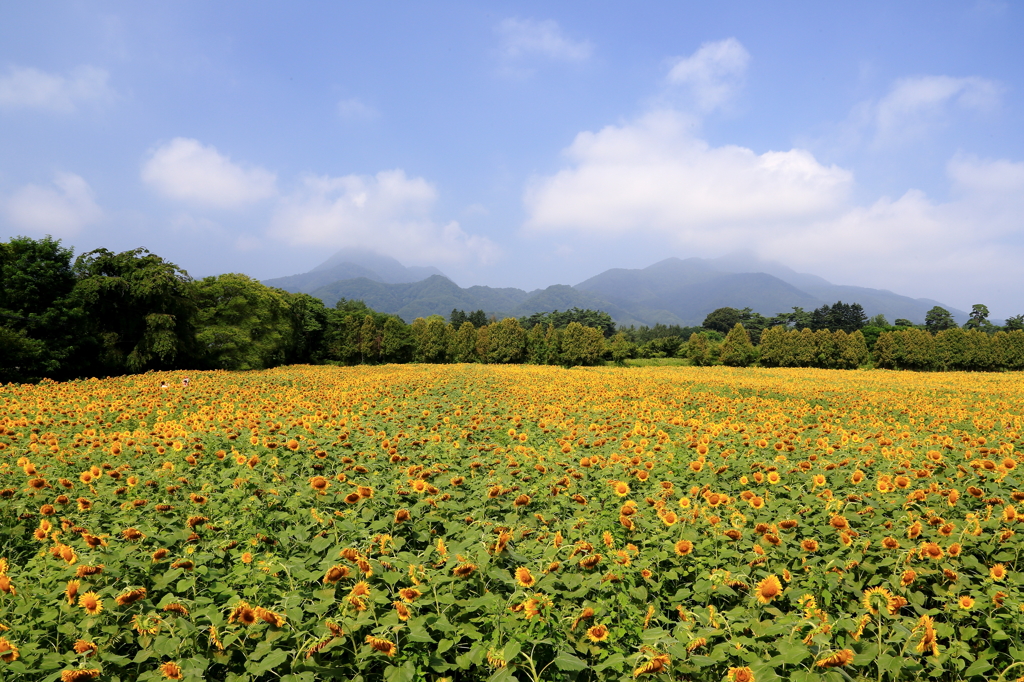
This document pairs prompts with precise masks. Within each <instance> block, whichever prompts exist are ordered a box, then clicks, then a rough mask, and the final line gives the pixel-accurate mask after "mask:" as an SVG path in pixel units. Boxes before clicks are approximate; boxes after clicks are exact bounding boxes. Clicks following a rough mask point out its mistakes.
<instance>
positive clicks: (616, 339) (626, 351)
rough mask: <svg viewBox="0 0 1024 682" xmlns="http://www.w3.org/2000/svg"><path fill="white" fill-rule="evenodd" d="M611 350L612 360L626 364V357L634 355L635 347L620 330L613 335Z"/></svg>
mask: <svg viewBox="0 0 1024 682" xmlns="http://www.w3.org/2000/svg"><path fill="white" fill-rule="evenodd" d="M672 338H678V337H672ZM609 350H610V351H611V354H612V361H613V362H614V363H615V364H616V365H624V364H626V358H629V357H632V354H633V352H634V350H635V347H634V346H633V344H632V343H630V341H629V338H628V337H627V336H626V335H625V334H624V333H623V332H619V333H617V334H616V335H615V336H613V337H612V340H611V343H610V344H609Z"/></svg>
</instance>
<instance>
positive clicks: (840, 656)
mask: <svg viewBox="0 0 1024 682" xmlns="http://www.w3.org/2000/svg"><path fill="white" fill-rule="evenodd" d="M851 663H853V651H852V650H850V649H842V650H840V651H837V652H835V653H833V654H831V655H829V656H826V657H825V658H823V659H821V660H820V661H816V662H815V664H814V665H816V666H818V667H819V668H840V667H843V666H847V665H850V664H851Z"/></svg>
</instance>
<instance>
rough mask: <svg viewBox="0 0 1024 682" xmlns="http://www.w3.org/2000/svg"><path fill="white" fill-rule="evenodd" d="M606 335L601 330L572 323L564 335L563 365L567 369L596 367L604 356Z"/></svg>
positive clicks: (562, 348) (562, 341) (562, 347)
mask: <svg viewBox="0 0 1024 682" xmlns="http://www.w3.org/2000/svg"><path fill="white" fill-rule="evenodd" d="M604 346H605V344H604V334H603V333H602V332H601V330H600V329H595V328H593V327H584V326H583V325H582V324H580V323H579V322H570V323H569V325H568V326H567V327H566V328H565V331H564V332H563V333H562V338H561V354H560V355H561V358H560V359H561V363H562V365H563V366H565V367H574V366H576V365H596V364H597V363H598V361H599V360H600V359H601V357H602V356H603V355H604V350H605V348H604Z"/></svg>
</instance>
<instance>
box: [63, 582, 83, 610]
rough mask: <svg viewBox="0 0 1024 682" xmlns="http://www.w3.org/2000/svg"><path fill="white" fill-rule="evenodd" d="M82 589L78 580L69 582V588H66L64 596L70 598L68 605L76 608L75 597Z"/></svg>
mask: <svg viewBox="0 0 1024 682" xmlns="http://www.w3.org/2000/svg"><path fill="white" fill-rule="evenodd" d="M79 587H81V583H80V582H79V581H77V580H69V581H68V586H67V587H66V588H64V596H66V597H67V598H68V604H71V605H72V606H74V604H75V596H76V595H77V594H78V588H79Z"/></svg>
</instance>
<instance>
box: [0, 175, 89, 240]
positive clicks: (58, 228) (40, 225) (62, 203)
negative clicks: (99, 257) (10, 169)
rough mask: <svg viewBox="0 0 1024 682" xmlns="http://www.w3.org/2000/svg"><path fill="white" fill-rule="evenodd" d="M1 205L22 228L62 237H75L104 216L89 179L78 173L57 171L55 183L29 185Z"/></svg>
mask: <svg viewBox="0 0 1024 682" xmlns="http://www.w3.org/2000/svg"><path fill="white" fill-rule="evenodd" d="M0 208H2V209H3V213H4V215H5V216H6V218H7V219H8V220H9V221H10V223H11V224H12V225H13V226H14V227H15V228H16V229H18V230H23V231H24V232H26V233H28V234H30V235H44V234H49V235H52V236H54V237H61V238H64V237H73V236H75V235H77V234H78V233H79V232H81V230H82V228H83V227H85V226H86V225H90V224H92V223H95V222H97V221H99V220H100V219H101V218H102V217H103V210H102V209H101V208H100V207H99V206H98V205H97V204H96V200H95V198H94V195H93V191H92V188H91V187H89V183H87V182H86V181H85V180H84V179H82V177H81V176H79V175H75V174H74V173H56V174H55V175H54V179H53V184H52V185H47V186H42V185H34V184H31V185H25V186H23V187H21V188H19V189H17V190H16V191H15V192H14V193H13V194H12V195H11V196H10V197H8V198H7V199H6V201H3V203H2V204H0Z"/></svg>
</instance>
